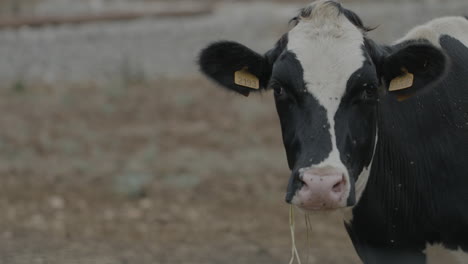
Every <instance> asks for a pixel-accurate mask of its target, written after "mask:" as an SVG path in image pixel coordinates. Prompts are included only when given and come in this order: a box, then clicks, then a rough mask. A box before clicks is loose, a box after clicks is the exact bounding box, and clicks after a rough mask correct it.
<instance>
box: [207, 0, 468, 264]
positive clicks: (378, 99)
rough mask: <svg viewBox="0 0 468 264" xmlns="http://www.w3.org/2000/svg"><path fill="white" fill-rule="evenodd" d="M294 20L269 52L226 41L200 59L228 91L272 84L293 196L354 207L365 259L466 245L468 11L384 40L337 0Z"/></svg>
mask: <svg viewBox="0 0 468 264" xmlns="http://www.w3.org/2000/svg"><path fill="white" fill-rule="evenodd" d="M290 23H291V28H290V30H289V31H288V32H287V33H285V34H284V35H283V36H282V37H281V38H280V39H279V40H278V41H277V42H276V44H275V45H274V47H273V48H272V49H270V50H269V51H268V52H266V53H265V54H264V55H261V54H259V53H257V52H255V51H253V50H251V49H249V48H248V47H246V46H244V45H242V44H239V43H237V42H232V41H219V42H214V43H211V44H210V45H208V46H207V47H206V48H204V49H203V50H202V51H201V53H200V56H199V59H198V63H199V66H200V69H201V71H202V72H203V73H204V74H205V75H206V76H208V77H209V78H210V79H212V80H214V81H215V82H216V83H218V84H219V85H220V86H222V87H225V88H227V89H228V90H230V91H235V92H237V93H239V94H242V95H245V96H248V95H249V94H250V93H253V92H261V91H269V90H272V91H273V96H274V100H275V104H276V109H277V114H278V116H279V122H280V126H281V131H282V137H283V144H284V148H285V151H286V156H287V161H288V165H289V168H290V170H291V175H290V178H289V182H288V186H287V191H286V202H288V203H290V204H292V205H294V206H296V207H298V208H300V209H302V210H304V211H307V212H310V211H324V210H344V211H349V212H350V215H349V217H345V219H344V224H345V227H346V229H347V232H348V234H349V236H350V238H351V241H352V242H353V245H354V247H355V249H356V252H357V253H358V255H359V257H360V258H361V260H362V261H363V262H364V263H378V264H386V263H399V264H410V263H411V264H419V263H426V261H427V256H426V249H427V248H429V247H430V246H435V245H438V246H441V247H442V248H444V249H446V250H448V251H450V252H453V253H454V254H455V253H458V254H459V256H460V258H462V257H464V256H466V253H467V252H468V19H467V18H465V17H462V16H460V17H456V16H454V17H443V18H437V19H434V20H432V21H430V22H428V23H427V24H424V25H422V26H418V27H415V28H414V29H412V30H411V31H409V33H408V34H407V35H405V36H404V37H403V38H401V39H400V40H397V41H396V42H395V43H393V44H389V45H380V44H377V43H376V42H375V41H373V40H372V39H370V38H369V37H368V36H367V32H368V31H369V30H371V29H370V28H368V27H366V26H365V25H364V24H363V22H362V20H361V19H360V17H359V16H358V15H357V14H356V13H354V12H353V11H351V10H349V9H346V8H344V7H343V6H342V5H341V4H340V3H337V2H334V1H324V0H320V1H316V2H313V3H312V4H310V5H308V6H306V7H305V8H303V9H301V11H300V12H299V15H298V16H296V17H295V18H293V19H292V20H291V22H290ZM465 261H466V262H464V263H468V260H466V259H465Z"/></svg>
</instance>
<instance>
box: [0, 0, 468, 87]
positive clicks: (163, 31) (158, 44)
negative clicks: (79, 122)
mask: <svg viewBox="0 0 468 264" xmlns="http://www.w3.org/2000/svg"><path fill="white" fill-rule="evenodd" d="M192 4H193V3H192ZM301 6H303V4H298V3H294V4H280V3H268V2H254V3H234V2H232V3H220V4H218V5H216V9H215V12H214V13H213V14H212V15H207V16H203V17H192V18H177V19H170V18H167V19H141V20H136V21H132V22H116V23H96V24H88V25H81V26H66V25H63V26H56V27H45V28H42V29H28V28H23V29H21V30H3V31H0V54H2V55H3V60H2V62H0V79H1V80H3V81H4V83H5V84H7V85H8V84H11V83H16V82H25V83H35V82H45V83H63V82H71V83H79V82H82V81H89V80H92V81H94V82H97V83H120V82H122V81H126V80H128V79H131V80H156V79H157V78H159V77H162V76H166V77H171V78H179V77H181V76H187V75H191V76H193V75H196V74H197V67H196V66H195V65H194V61H195V58H196V56H197V54H198V51H199V50H200V49H201V48H202V47H203V46H205V45H206V44H207V43H209V42H211V41H214V40H221V39H229V40H237V41H239V42H242V43H245V44H247V45H248V46H250V47H252V48H254V49H255V50H257V51H260V52H264V51H266V50H268V49H269V48H271V47H272V45H273V43H274V42H275V41H276V40H277V39H278V38H279V37H280V36H281V34H282V33H284V32H285V31H286V30H287V21H288V20H289V19H290V18H291V17H292V16H293V15H294V14H295V13H296V11H297V10H298V9H299V8H300V7H301ZM348 6H349V7H350V8H351V9H353V10H355V11H356V12H357V13H358V14H360V15H361V16H362V18H363V20H364V21H365V22H366V24H368V25H370V26H379V27H378V29H376V30H375V31H374V32H372V33H371V34H370V35H371V37H373V38H375V39H376V40H378V41H380V42H388V41H393V40H396V39H397V38H399V37H401V35H402V34H403V33H404V32H405V31H407V30H409V29H410V28H411V27H412V26H414V25H417V24H420V23H423V22H424V21H427V20H429V19H430V18H433V17H437V16H440V15H447V14H451V15H453V14H466V13H468V3H467V2H466V1H461V0H460V1H458V0H457V1H446V2H444V4H443V5H441V4H427V3H426V4H419V3H399V4H394V3H366V4H358V3H351V4H349V5H348ZM395 18H398V19H395Z"/></svg>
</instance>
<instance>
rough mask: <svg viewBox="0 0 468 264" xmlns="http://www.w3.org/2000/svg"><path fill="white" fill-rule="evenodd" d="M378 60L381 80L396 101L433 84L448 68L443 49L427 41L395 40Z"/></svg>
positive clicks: (426, 88) (422, 90)
mask: <svg viewBox="0 0 468 264" xmlns="http://www.w3.org/2000/svg"><path fill="white" fill-rule="evenodd" d="M382 63H383V65H382V73H383V81H384V82H385V85H386V87H387V88H388V91H389V93H390V94H394V95H396V97H397V98H398V100H399V101H402V100H405V99H407V98H409V97H411V96H413V95H417V94H420V93H422V92H424V91H425V90H428V89H430V88H432V87H434V85H435V84H437V83H438V82H439V81H440V80H441V79H442V78H443V77H444V76H445V74H446V72H447V68H448V66H447V64H448V59H447V56H446V55H445V54H444V52H443V51H442V50H441V49H439V48H437V47H435V46H434V45H431V44H429V43H406V44H398V45H397V46H395V47H393V50H392V52H391V53H390V54H389V55H387V56H386V57H385V58H384V59H383V62H382Z"/></svg>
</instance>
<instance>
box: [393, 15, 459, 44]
mask: <svg viewBox="0 0 468 264" xmlns="http://www.w3.org/2000/svg"><path fill="white" fill-rule="evenodd" d="M441 35H449V36H452V37H454V38H456V39H458V40H459V41H460V42H462V43H463V44H464V45H465V46H468V19H466V18H464V17H456V16H452V17H441V18H437V19H434V20H431V21H429V22H428V23H426V24H424V25H421V26H417V27H415V28H413V29H412V30H410V31H409V32H408V33H407V34H406V36H404V37H403V38H401V39H399V40H397V41H396V43H400V42H403V41H406V40H413V39H426V40H428V41H429V42H431V43H432V44H434V45H435V46H437V47H440V43H439V39H440V36H441Z"/></svg>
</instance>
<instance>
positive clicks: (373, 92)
mask: <svg viewBox="0 0 468 264" xmlns="http://www.w3.org/2000/svg"><path fill="white" fill-rule="evenodd" d="M376 97H377V89H375V87H374V86H366V87H364V91H363V92H362V99H363V100H374V99H376Z"/></svg>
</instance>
